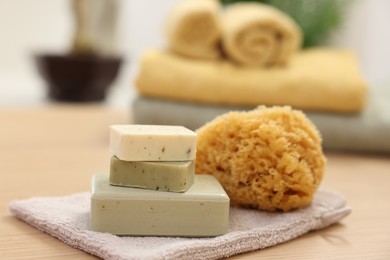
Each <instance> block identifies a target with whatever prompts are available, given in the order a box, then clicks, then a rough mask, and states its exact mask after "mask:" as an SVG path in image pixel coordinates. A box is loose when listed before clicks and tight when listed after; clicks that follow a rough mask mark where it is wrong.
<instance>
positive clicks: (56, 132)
mask: <svg viewBox="0 0 390 260" xmlns="http://www.w3.org/2000/svg"><path fill="white" fill-rule="evenodd" d="M129 122H130V115H129V113H127V112H126V111H123V110H122V111H120V110H113V109H108V108H105V107H103V106H98V105H87V106H85V105H84V106H75V105H73V106H71V105H69V106H67V105H61V106H47V107H40V108H34V109H27V108H20V109H4V108H3V109H0V175H1V180H0V206H1V207H0V259H24V258H26V259H27V258H28V259H30V258H37V259H42V258H47V259H69V258H70V259H74V258H85V259H88V258H93V256H90V255H88V254H86V253H84V252H82V251H80V250H77V249H74V248H72V247H70V246H67V245H65V244H63V243H62V242H60V241H59V240H57V239H55V238H53V237H51V236H49V235H47V234H45V233H43V232H40V231H38V230H36V229H34V228H32V227H30V226H29V225H27V224H26V223H24V222H22V221H19V220H18V219H16V218H14V217H12V215H11V214H10V213H9V211H8V203H9V202H10V201H12V200H15V199H24V198H28V197H32V196H43V195H46V196H56V195H67V194H70V193H74V192H80V191H86V190H88V189H89V184H90V178H91V176H92V174H93V173H96V172H102V171H108V166H109V153H108V126H109V125H110V124H113V123H115V124H121V123H129ZM327 157H328V167H327V171H326V175H325V178H324V181H323V183H322V186H321V188H322V189H329V190H335V191H339V192H341V193H343V194H344V195H345V196H346V198H347V200H348V202H349V204H350V205H351V206H352V208H353V212H352V214H351V215H350V216H348V217H347V218H346V219H344V220H343V221H342V222H341V223H340V224H336V225H333V226H331V227H329V228H326V229H324V230H321V231H315V232H311V233H309V234H306V235H304V236H302V237H300V238H298V239H295V240H293V241H290V242H288V243H285V244H281V245H278V246H275V247H272V248H268V249H264V250H260V251H256V252H252V253H247V254H243V255H239V256H235V257H233V259H235V258H248V259H258V258H260V257H262V258H263V259H347V258H348V259H390V187H389V186H390V159H389V157H388V156H384V155H381V156H379V155H376V156H374V155H362V154H360V155H356V154H355V155H352V154H349V155H348V154H338V153H328V154H327Z"/></svg>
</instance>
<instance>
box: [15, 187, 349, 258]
mask: <svg viewBox="0 0 390 260" xmlns="http://www.w3.org/2000/svg"><path fill="white" fill-rule="evenodd" d="M345 204H346V201H345V199H344V198H343V197H342V196H341V195H339V194H337V193H334V192H329V191H319V192H317V194H316V196H315V198H314V201H313V203H312V204H311V205H310V206H308V207H306V208H303V209H300V210H296V211H292V212H288V213H280V212H279V213H268V212H262V211H259V210H253V209H252V210H251V209H241V208H232V209H231V212H230V224H229V233H228V234H226V235H223V236H219V237H214V238H180V237H119V236H115V235H111V234H108V233H99V232H93V231H90V230H89V228H88V227H89V208H90V194H89V193H87V192H86V193H78V194H73V195H70V196H65V197H46V198H43V197H37V198H31V199H27V200H20V201H15V202H13V203H11V204H10V210H11V212H12V214H14V215H15V216H16V217H18V218H20V219H22V220H23V221H26V222H27V223H29V224H30V225H32V226H34V227H36V228H37V229H39V230H42V231H45V232H47V233H49V234H50V235H52V236H54V237H57V238H58V239H60V240H61V241H63V242H64V243H66V244H69V245H71V246H73V247H75V248H78V249H81V250H84V251H86V252H88V253H90V254H93V255H96V256H99V257H101V258H104V259H218V258H223V257H228V256H232V255H236V254H240V253H244V252H249V251H253V250H257V249H262V248H265V247H270V246H274V245H276V244H279V243H283V242H286V241H288V240H291V239H294V238H296V237H298V236H301V235H303V234H305V233H307V232H309V231H310V230H317V229H321V228H324V227H326V226H329V225H331V224H333V223H336V222H338V221H339V220H341V219H342V218H344V217H345V216H347V215H348V214H349V213H350V212H351V209H350V208H349V207H348V206H346V205H345Z"/></svg>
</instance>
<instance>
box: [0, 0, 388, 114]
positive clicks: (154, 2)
mask: <svg viewBox="0 0 390 260" xmlns="http://www.w3.org/2000/svg"><path fill="white" fill-rule="evenodd" d="M179 1H180V0H165V1H158V0H146V1H135V0H126V1H118V3H119V8H118V27H117V39H116V41H117V47H118V49H117V50H118V54H119V55H120V56H122V57H123V59H124V63H123V64H122V66H121V68H120V71H119V74H118V77H117V78H116V80H115V82H114V84H113V87H112V88H110V91H109V93H108V96H107V99H106V101H105V104H107V105H109V106H116V107H129V106H130V105H129V104H130V101H131V99H133V98H134V96H135V95H136V91H135V90H134V88H133V87H132V84H133V83H132V82H133V81H134V78H135V73H136V72H137V69H138V58H139V55H140V54H141V53H142V52H143V51H144V50H146V49H148V48H151V47H159V48H162V47H164V46H166V42H165V39H164V35H163V30H162V28H163V24H164V20H165V18H166V15H167V12H168V11H169V10H170V9H171V8H172V6H174V5H175V4H176V3H177V2H179ZM313 1H314V0H313ZM348 2H349V3H348V7H347V8H346V10H344V11H343V17H342V20H343V22H342V25H341V26H340V28H338V29H336V30H335V31H334V32H333V33H332V35H331V36H330V37H329V39H328V40H327V41H326V42H325V43H324V44H326V45H329V46H337V47H347V48H350V49H353V50H354V51H355V52H356V53H357V55H358V56H359V60H360V66H361V69H362V72H363V74H364V76H365V79H366V80H367V81H368V82H369V85H370V87H371V88H380V87H385V86H387V87H389V86H390V83H389V82H390V72H389V68H390V48H389V47H388V46H390V30H389V29H388V25H389V24H390V16H389V15H388V11H389V10H390V1H388V0H349V1H348ZM74 27H75V22H74V19H73V14H72V6H71V1H69V0H56V1H52V0H34V1H29V0H13V1H7V0H0V32H1V36H0V106H35V105H40V104H46V103H47V102H49V101H48V99H47V97H46V89H45V82H44V81H43V80H42V79H41V77H40V76H39V75H38V73H37V69H36V66H35V64H34V59H33V57H34V55H36V54H38V53H43V52H51V53H64V52H67V51H68V50H69V48H70V46H71V44H72V43H71V41H72V37H73V34H74Z"/></svg>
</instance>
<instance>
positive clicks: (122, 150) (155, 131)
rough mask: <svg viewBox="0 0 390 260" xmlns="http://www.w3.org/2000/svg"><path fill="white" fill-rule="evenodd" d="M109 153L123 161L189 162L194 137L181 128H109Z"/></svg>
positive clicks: (194, 149) (154, 126)
mask: <svg viewBox="0 0 390 260" xmlns="http://www.w3.org/2000/svg"><path fill="white" fill-rule="evenodd" d="M110 151H111V153H112V154H113V155H115V156H116V157H118V158H119V159H120V160H124V161H190V160H194V159H195V154H196V133H195V132H193V131H191V130H189V129H187V128H185V127H183V126H164V125H113V126H111V127H110Z"/></svg>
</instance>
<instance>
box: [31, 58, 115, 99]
mask: <svg viewBox="0 0 390 260" xmlns="http://www.w3.org/2000/svg"><path fill="white" fill-rule="evenodd" d="M36 63H37V66H38V71H39V73H40V74H41V76H42V77H43V78H44V79H45V81H46V83H47V86H48V94H49V97H50V98H52V99H55V100H59V101H69V102H88V101H101V100H103V99H104V98H105V96H106V91H107V89H108V87H109V86H110V84H111V83H112V82H113V80H114V79H115V77H116V75H117V74H118V71H119V67H120V64H121V59H120V58H118V57H100V56H92V55H91V56H87V55H85V56H82V55H53V54H43V55H38V56H37V57H36Z"/></svg>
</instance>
